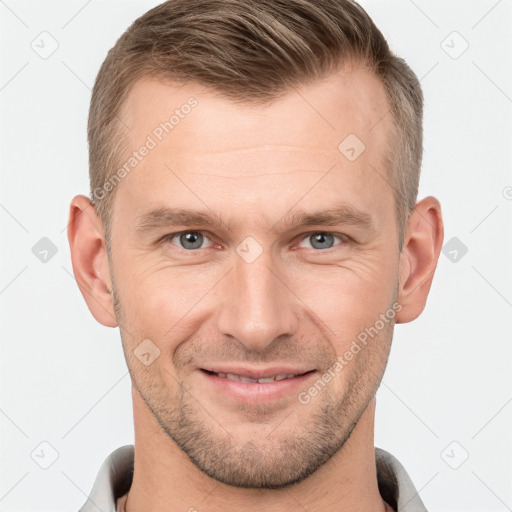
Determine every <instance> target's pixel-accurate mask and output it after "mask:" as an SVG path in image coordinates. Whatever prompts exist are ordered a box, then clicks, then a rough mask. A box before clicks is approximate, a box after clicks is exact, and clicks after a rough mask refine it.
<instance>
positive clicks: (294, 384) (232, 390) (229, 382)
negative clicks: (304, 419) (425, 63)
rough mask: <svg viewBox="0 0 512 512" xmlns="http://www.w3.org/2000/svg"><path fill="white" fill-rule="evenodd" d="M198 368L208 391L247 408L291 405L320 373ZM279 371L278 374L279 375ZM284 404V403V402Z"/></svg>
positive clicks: (313, 371)
mask: <svg viewBox="0 0 512 512" xmlns="http://www.w3.org/2000/svg"><path fill="white" fill-rule="evenodd" d="M230 369H231V370H232V371H222V370H227V369H226V368H215V370H213V369H206V368H199V370H200V371H199V372H198V373H199V375H200V376H202V378H203V379H204V385H205V386H206V388H205V389H209V388H210V389H212V390H214V391H215V393H216V394H217V393H218V394H219V396H223V397H226V398H228V399H229V400H230V401H231V400H233V401H235V402H237V403H239V404H244V405H249V404H253V405H262V404H269V403H277V402H278V401H282V400H286V401H287V402H291V401H292V400H293V397H294V396H295V397H297V396H298V394H299V393H300V390H301V389H302V388H304V387H306V386H308V385H310V382H309V381H310V380H311V379H313V377H314V376H315V375H316V374H317V373H318V372H317V371H316V370H307V371H302V370H298V369H295V368H294V369H293V370H295V371H292V372H289V371H288V370H289V369H286V370H287V371H284V372H283V371H282V370H283V369H282V368H281V369H267V370H265V371H256V370H253V369H247V368H245V369H237V371H235V369H234V368H230ZM276 370H277V371H276ZM282 403H284V402H282Z"/></svg>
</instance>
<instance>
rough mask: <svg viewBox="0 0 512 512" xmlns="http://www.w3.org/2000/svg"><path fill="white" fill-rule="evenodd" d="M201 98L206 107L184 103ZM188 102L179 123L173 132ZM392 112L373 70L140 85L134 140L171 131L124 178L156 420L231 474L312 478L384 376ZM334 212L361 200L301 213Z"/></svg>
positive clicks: (129, 327)
mask: <svg viewBox="0 0 512 512" xmlns="http://www.w3.org/2000/svg"><path fill="white" fill-rule="evenodd" d="M191 97H194V98H195V99H196V100H197V104H196V105H195V106H193V107H192V108H182V106H183V105H184V104H187V100H189V99H190V98H191ZM189 104H190V103H189ZM176 109H178V110H179V112H178V114H177V117H178V118H179V121H178V122H176V118H175V119H174V121H173V124H174V125H175V126H174V128H172V131H169V133H165V131H163V132H162V129H160V130H158V127H159V126H160V123H162V122H165V121H166V120H168V119H169V117H170V116H171V115H172V114H173V113H174V111H175V110H176ZM387 110H388V106H387V102H386V96H385V91H384V88H383V86H382V84H381V83H380V82H379V81H378V79H377V78H376V77H374V76H373V75H372V74H370V73H369V72H368V71H365V70H363V69H357V70H354V71H352V72H349V71H347V70H345V71H344V72H340V73H337V74H336V75H332V76H331V77H329V78H328V79H326V80H323V81H321V82H317V83H315V84H314V85H312V86H308V87H303V88H300V89H297V90H291V91H290V92H289V93H288V94H287V95H285V96H283V97H282V98H281V99H279V100H277V101H275V102H274V103H273V104H272V105H271V106H267V107H255V106H252V107H249V106H241V105H236V104H235V103H232V102H230V101H228V100H225V99H221V98H220V97H219V96H218V95H215V94H213V93H211V92H209V93H208V92H206V91H205V90H204V89H203V88H202V87H200V86H199V85H195V84H189V85H185V86H181V87H179V86H171V85H164V84H162V83H160V82H158V81H154V80H147V79H144V80H141V81H139V82H137V84H136V85H135V87H134V88H133V89H132V91H131V92H130V95H129V97H128V100H127V103H126V104H125V110H124V114H123V119H124V121H125V122H126V124H127V125H128V126H129V127H130V128H131V131H130V132H129V139H128V140H129V141H130V146H131V151H137V150H138V149H139V148H140V147H141V146H142V145H144V144H146V143H147V141H148V139H147V137H148V135H149V136H150V137H151V139H152V140H153V141H154V142H155V143H156V145H155V147H151V148H150V150H149V151H148V154H147V156H145V157H144V158H142V159H141V161H140V162H138V163H137V165H136V167H135V168H134V169H133V170H131V172H130V173H129V174H128V175H127V176H126V177H125V178H124V179H123V180H122V181H121V183H119V184H118V185H117V190H116V194H117V196H116V200H115V203H114V208H113V224H112V238H111V251H112V253H111V260H110V264H111V270H112V277H113V285H114V290H115V297H116V300H117V305H116V306H117V307H116V312H117V317H118V321H119V324H120V330H121V335H122V340H123V347H124V351H125V355H126V360H127V364H128V367H129V370H130V374H131V377H132V381H133V386H134V388H135V390H136V392H137V393H139V394H140V396H141V397H142V399H143V400H144V402H145V403H146V405H147V406H148V408H149V409H148V410H150V411H151V413H152V414H153V415H154V419H155V421H156V422H157V423H158V425H159V426H160V427H161V428H162V430H163V431H164V432H165V433H166V434H167V435H168V436H169V437H170V438H171V439H172V440H174V442H176V443H177V445H178V446H179V447H180V448H181V449H182V450H183V451H184V452H185V453H186V454H187V455H188V456H189V457H190V459H191V460H192V461H193V462H194V463H195V464H196V465H197V467H199V468H200V469H201V470H202V471H204V472H205V473H207V474H208V475H210V476H211V477H213V478H216V479H218V480H220V481H223V482H225V483H227V484H230V485H235V486H245V487H279V486H283V485H288V484H291V483H293V482H298V481H300V480H302V479H303V478H305V477H306V476H308V475H310V474H311V473H313V472H314V471H315V470H316V469H317V468H318V467H320V465H322V464H323V463H324V462H326V461H327V460H328V459H329V458H330V457H331V456H332V455H333V454H334V453H336V451H337V450H339V449H340V448H341V447H342V446H343V444H344V442H345V441H346V440H347V439H348V437H349V435H350V433H351V431H352V429H353V428H354V426H355V424H356V423H357V421H358V419H359V418H360V416H361V415H362V413H363V412H364V411H365V409H366V407H367V405H368V403H369V402H370V400H371V399H372V398H373V396H374V394H375V392H376V389H377V388H378V385H379V383H380V380H381V377H382V374H383V372H384V369H385V366H386V362H387V357H388V353H389V349H390V344H391V338H392V332H393V321H392V320H388V321H386V322H383V321H382V320H381V319H382V316H381V315H384V316H386V313H388V314H387V317H386V318H392V315H390V314H389V311H390V310H391V311H392V312H393V311H394V309H393V304H394V303H395V301H396V299H397V296H396V290H397V284H398V263H399V253H398V239H397V226H396V220H395V214H394V211H395V210H394V196H393V191H392V188H391V187H390V185H389V184H388V181H389V177H388V176H387V173H386V171H385V169H384V167H383V163H382V162H383V156H384V152H385V143H386V137H387V134H388V130H389V129H390V122H391V119H390V115H387V116H386V115H385V114H386V112H387ZM184 112H188V114H183V113H184ZM180 114H181V115H180ZM155 130H156V131H155ZM350 134H355V135H356V136H357V137H358V138H359V139H360V141H362V142H363V143H364V145H365V146H366V147H365V149H364V151H363V152H362V153H361V154H360V155H359V156H357V155H358V153H359V152H360V150H361V149H362V146H361V145H360V143H359V142H357V139H355V138H353V136H352V138H349V139H347V142H346V143H345V145H342V151H340V149H338V146H339V144H340V142H342V141H343V140H344V139H345V138H346V137H347V136H349V135H350ZM159 137H160V138H161V140H159ZM149 146H153V144H152V143H149ZM351 147H353V148H354V151H351V149H350V148H351ZM125 156H126V158H128V157H129V155H125ZM347 156H348V157H349V158H348V157H347ZM354 156H357V158H355V159H354ZM158 209H172V210H187V211H191V212H200V213H202V214H204V215H208V216H210V217H211V218H212V219H213V220H214V221H217V223H218V225H216V224H204V223H198V222H197V221H198V220H199V219H195V220H193V221H192V220H186V219H184V218H183V217H182V218H180V219H179V223H177V224H173V223H171V216H170V215H165V214H163V215H159V216H155V215H151V212H152V211H154V210H158ZM321 212H326V213H329V214H334V213H344V215H341V216H339V218H337V219H335V222H328V221H327V220H325V219H321V218H318V219H316V220H315V222H314V223H313V224H308V225H301V224H300V217H299V216H298V214H299V213H302V214H304V215H309V214H313V213H321ZM176 233H178V235H176ZM379 320H380V322H379ZM365 329H366V331H365ZM376 331H378V332H377V333H376ZM369 332H371V333H372V335H371V336H370V335H368V333H369ZM361 333H366V342H365V343H363V342H362V341H361V340H362V339H364V335H361ZM358 336H359V337H358ZM144 340H150V341H144ZM354 341H355V342H356V343H357V346H359V350H357V349H355V348H354V347H355V345H354ZM142 342H144V345H141V343H142ZM139 346H140V347H139ZM138 347H139V349H138ZM134 351H135V353H134ZM347 351H352V353H353V358H349V357H347V356H345V354H346V353H347ZM356 351H357V353H356ZM141 352H142V353H146V355H142V356H141ZM157 354H158V357H157V358H156V359H154V360H153V358H154V356H155V355H157ZM137 355H138V356H139V357H137ZM337 358H338V359H337ZM141 359H142V361H141ZM151 360H152V362H151V363H150V364H145V363H147V362H148V361H151ZM336 360H338V361H340V365H341V367H342V368H341V369H339V366H336V367H334V366H333V365H334V363H335V362H336ZM329 368H331V372H330V375H331V378H330V379H329V381H328V382H327V383H325V381H327V380H328V379H327V378H325V377H324V379H325V380H324V381H323V382H324V386H323V387H322V386H321V385H318V383H317V381H318V380H319V379H320V380H322V376H323V375H324V376H325V374H326V372H328V370H329ZM225 369H228V370H229V369H231V370H238V372H239V373H240V374H242V375H245V374H247V375H253V376H255V375H267V376H268V373H269V372H270V373H272V372H274V374H277V373H304V372H309V373H307V374H306V375H303V376H301V377H296V378H292V379H286V380H281V381H278V382H270V383H254V382H235V381H232V380H231V379H228V378H225V377H222V376H216V375H213V374H212V373H211V372H212V371H217V372H221V371H222V370H225ZM205 370H210V372H207V371H205ZM266 370H268V371H267V373H265V371H266ZM293 370H296V371H293ZM251 371H252V372H256V373H251ZM232 373H237V371H233V372H232ZM333 375H334V376H333ZM315 383H317V384H316V390H317V391H316V393H315V391H310V388H312V387H314V386H315Z"/></svg>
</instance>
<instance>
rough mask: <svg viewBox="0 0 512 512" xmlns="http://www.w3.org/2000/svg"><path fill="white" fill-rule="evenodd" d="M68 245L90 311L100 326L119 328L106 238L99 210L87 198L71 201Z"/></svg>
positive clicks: (78, 281) (76, 276)
mask: <svg viewBox="0 0 512 512" xmlns="http://www.w3.org/2000/svg"><path fill="white" fill-rule="evenodd" d="M68 241H69V247H70V249H71V261H72V264H73V273H74V274H75V279H76V282H77V284H78V287H79V288H80V291H81V292H82V295H83V296H84V299H85V302H86V303H87V307H88V308H89V311H90V312H91V313H92V315H93V316H94V318H95V319H96V320H97V321H98V322H99V323H100V324H102V325H105V326H107V327H116V326H117V319H116V314H115V309H114V300H113V295H112V293H111V290H112V283H111V282H110V272H109V264H108V257H107V248H106V244H105V237H104V235H103V229H102V227H101V222H100V220H99V218H98V215H97V214H96V208H95V206H94V204H93V203H92V202H91V201H90V200H89V198H88V197H86V196H83V195H78V196H75V197H74V198H73V200H72V201H71V205H70V208H69V223H68Z"/></svg>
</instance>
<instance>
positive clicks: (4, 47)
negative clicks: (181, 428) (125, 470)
mask: <svg viewBox="0 0 512 512" xmlns="http://www.w3.org/2000/svg"><path fill="white" fill-rule="evenodd" d="M158 3H159V2H157V1H149V0H146V1H142V0H140V1H136V2H135V1H122V2H121V1H112V0H108V1H106V0H103V1H100V0H92V1H91V0H89V1H84V0H73V1H70V0H66V1H63V0H62V1H52V2H50V1H23V0H5V1H3V0H0V30H1V32H0V37H1V58H2V62H1V69H0V72H1V75H0V101H1V106H0V120H1V153H0V154H1V160H0V164H1V183H0V227H1V257H2V263H1V274H0V301H1V320H2V324H1V326H2V329H1V358H0V364H1V366H0V379H1V381H0V382H1V394H0V433H1V438H0V439H1V446H0V453H1V458H0V464H1V466H0V511H7V510H9V511H11V512H15V511H36V510H37V511H53V512H55V511H73V510H78V508H79V507H80V506H81V505H82V504H83V503H84V501H85V500H86V496H87V495H88V493H89V491H90V489H91V486H92V484H93V481H94V479H95V477H96V474H97V471H98V469H99V467H100V465H101V463H102V462H103V460H104V459H105V457H106V456H107V455H108V454H110V453H111V452H112V451H113V450H114V449H115V448H117V447H118V446H121V445H123V444H128V443H133V425H132V421H133V420H132V409H131V394H130V378H129V374H128V372H127V368H126V364H125V360H124V356H123V353H122V349H121V343H120V337H119V332H118V329H117V328H116V329H109V328H106V327H103V326H101V325H99V324H97V323H96V321H95V320H94V318H93V317H92V315H91V314H90V313H89V311H88V309H87V307H86V304H85V302H84V300H83V298H82V296H81V294H80V292H79V289H78V287H77V285H76V282H75V280H74V277H73V275H72V268H71V260H70V255H69V248H68V243H67V235H66V224H67V215H68V208H69V202H70V200H71V198H72V197H73V196H74V195H75V194H77V193H83V194H86V195H87V194H88V175H87V172H88V169H87V143H86V121H87V114H88V106H89V100H90V89H91V87H92V85H93V82H94V78H95V76H96V73H97V72H98V69H99V67H100V65H101V63H102V61H103V59H104V57H105V55H106V53H107V51H108V49H110V48H111V46H112V45H113V44H114V43H115V41H116V39H117V38H118V37H119V36H120V35H121V33H122V32H123V31H124V30H125V29H126V28H127V27H128V25H129V24H130V23H131V22H132V21H133V20H134V19H135V18H136V17H138V16H139V15H141V14H143V13H144V12H145V11H146V10H148V9H149V8H151V7H153V6H155V5H157V4H158ZM361 3H362V5H363V6H364V7H365V8H366V9H367V11H368V12H369V14H370V15H371V16H372V17H373V19H374V21H375V22H376V24H377V26H379V28H380V29H381V30H382V32H383V33H384V35H385V36H386V37H387V38H388V41H389V43H390V45H391V46H392V48H393V49H394V50H395V52H396V53H398V54H399V55H400V56H402V57H404V58H405V59H406V60H407V61H408V63H409V64H410V65H411V67H412V68H413V69H414V71H415V72H416V74H417V75H418V77H419V78H420V79H421V83H422V86H423V89H424V94H425V125H424V126H425V156H424V163H423V174H422V181H421V187H420V198H421V197H424V196H426V195H434V196H436V197H437V198H438V199H439V200H440V201H441V204H442V206H443V213H444V221H445V228H446V234H445V243H447V242H448V241H449V240H450V239H451V238H452V237H457V239H458V241H457V240H456V241H455V242H452V243H458V244H459V245H460V242H462V243H463V244H464V245H465V246H466V247H467V249H468V252H467V254H465V255H462V252H461V251H460V250H459V252H458V253H457V261H455V262H454V261H451V259H450V258H453V257H454V255H455V253H453V252H452V254H451V255H450V254H448V256H446V255H444V254H442V255H441V257H440V261H439V265H438V269H437V274H436V276H435V279H434V283H433V286H432V290H431V293H430V297H429V300H428V303H427V307H426V309H425V311H424V313H423V314H422V315H421V317H420V318H419V319H418V320H416V321H415V322H413V323H411V324H406V325H399V326H397V327H396V329H395V337H394V343H393V348H392V351H391V356H390V362H389V365H388V368H387V371H386V374H385V376H384V380H383V383H382V385H381V387H380V389H379V391H378V399H377V417H376V436H375V444H376V445H377V446H380V447H382V448H384V449H386V450H388V451H390V452H391V453H392V454H394V455H395V456H396V457H397V458H398V459H399V460H400V461H401V463H402V464H403V465H404V466H405V468H406V470H407V471H408V472H409V474H410V475H411V478H412V479H413V482H414V484H415V486H416V488H417V489H418V490H419V492H420V495H421V497H422V499H423V501H424V502H425V504H426V506H427V508H428V509H429V511H486V512H490V511H496V512H501V511H505V510H512V486H511V474H512V439H511V432H512V428H511V427H512V403H511V402H512V386H511V380H512V377H511V369H512V362H511V361H512V357H511V356H512V348H511V330H512V329H511V322H510V319H511V312H512V283H511V281H512V280H511V270H510V267H511V261H512V243H511V233H512V229H511V228H512V225H511V224H512V222H511V219H512V200H511V199H512V174H511V163H512V162H511V160H512V158H511V143H512V138H511V136H512V126H511V125H512V121H511V120H512V73H511V62H512V44H511V43H512V36H511V30H510V27H511V18H512V0H500V1H496V0H489V1H487V0H485V1H483V0H482V1H473V2H470V1H458V2H454V1H446V0H443V1H435V2H434V1H426V0H421V1H420V0H415V1H412V0H396V1H382V0H378V1H362V2H361ZM43 31H46V32H48V33H49V34H51V37H52V38H54V39H55V40H56V41H57V42H58V49H57V50H56V51H55V52H54V53H53V54H52V55H51V56H49V57H48V58H46V59H43V58H41V57H40V56H39V55H38V54H37V53H36V52H35V51H34V50H33V49H32V47H31V44H32V45H36V44H39V45H40V47H41V46H42V45H43V43H41V42H40V41H41V38H42V37H45V38H46V40H45V43H44V47H45V48H46V49H47V50H48V48H51V44H52V43H51V40H50V39H49V36H47V35H43V36H40V34H41V32H43ZM454 31H456V32H458V33H459V34H460V36H458V35H457V34H453V32H454ZM38 38H39V39H38ZM33 41H35V43H32V42H33ZM443 41H444V42H443ZM464 41H467V44H469V47H468V49H467V50H466V51H465V52H464V53H462V54H461V55H458V54H459V53H460V51H461V50H462V49H463V48H464V45H465V42H464ZM40 51H42V50H40ZM454 57H457V58H454ZM42 237H48V238H49V239H50V240H51V241H52V242H53V244H55V246H56V249H57V253H56V254H55V255H54V256H53V257H51V258H50V257H48V259H49V261H47V262H46V263H43V262H42V261H40V260H39V259H38V258H37V257H36V256H35V255H34V254H33V252H32V248H33V247H34V246H35V244H36V243H37V242H38V241H39V240H40V239H41V238H42ZM450 250H452V249H450ZM446 252H447V253H448V252H449V251H448V250H447V251H446ZM461 255H462V256H461ZM42 442H46V443H49V444H50V445H51V446H52V447H53V449H54V450H56V452H57V453H58V458H57V459H56V460H55V462H53V464H51V465H50V466H49V467H48V469H43V468H41V467H40V465H41V464H42V465H48V464H50V463H51V462H52V449H51V448H50V447H49V446H48V445H47V444H44V445H40V443H42ZM31 454H32V455H31ZM467 455H468V458H467V460H465V461H464V458H465V457H466V456H467ZM459 465H460V466H459ZM450 466H453V467H455V466H459V467H458V468H457V469H453V467H450Z"/></svg>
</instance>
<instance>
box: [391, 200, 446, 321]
mask: <svg viewBox="0 0 512 512" xmlns="http://www.w3.org/2000/svg"><path fill="white" fill-rule="evenodd" d="M443 238H444V226H443V218H442V215H441V205H440V203H439V201H438V200H437V199H436V198H435V197H431V196H429V197H426V198H425V199H422V200H421V201H420V202H418V203H416V206H415V208H414V210H413V211H412V213H411V215H410V217H409V222H408V223H407V228H406V231H405V236H404V245H403V247H402V252H401V253H400V271H399V272H400V278H399V288H398V302H399V304H401V305H402V309H401V310H400V311H399V312H397V314H396V323H398V324H400V323H407V322H411V321H412V320H414V319H415V318H417V317H418V316H419V315H420V314H421V312H422V311H423V309H424V308H425V304H426V302H427V297H428V292H429V291H430V285H431V284H432V279H433V278H434V272H435V270H436V266H437V261H438V259H439V254H440V252H441V248H442V245H443Z"/></svg>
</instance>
